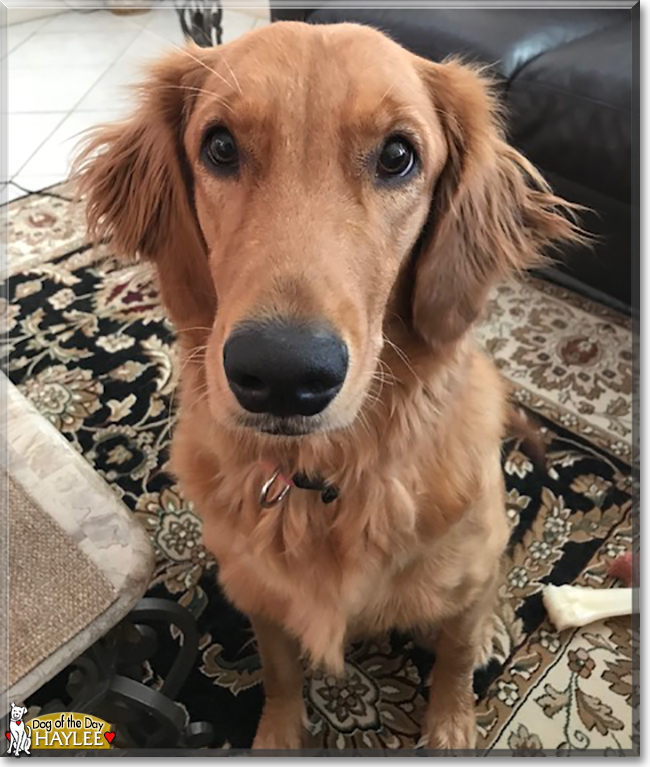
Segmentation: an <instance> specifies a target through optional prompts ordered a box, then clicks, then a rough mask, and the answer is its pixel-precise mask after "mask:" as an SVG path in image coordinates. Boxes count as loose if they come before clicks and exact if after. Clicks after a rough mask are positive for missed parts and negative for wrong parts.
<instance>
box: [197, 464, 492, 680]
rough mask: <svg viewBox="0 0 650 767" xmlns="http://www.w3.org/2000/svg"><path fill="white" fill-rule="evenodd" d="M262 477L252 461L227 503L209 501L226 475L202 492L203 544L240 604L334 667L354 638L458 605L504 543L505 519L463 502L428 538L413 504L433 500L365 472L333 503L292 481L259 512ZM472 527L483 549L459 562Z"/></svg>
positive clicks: (419, 621) (428, 621)
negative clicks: (456, 516) (282, 496)
mask: <svg viewBox="0 0 650 767" xmlns="http://www.w3.org/2000/svg"><path fill="white" fill-rule="evenodd" d="M262 481H263V475H262V474H259V473H258V472H256V471H251V472H250V474H249V476H248V477H246V478H245V479H244V481H243V487H242V489H241V492H240V498H241V502H240V503H239V504H238V505H237V506H236V507H234V508H231V510H230V512H229V513H223V511H219V509H223V505H222V503H221V502H220V501H219V496H220V495H221V492H224V493H225V494H226V495H227V496H229V497H230V498H233V497H235V496H234V495H231V494H230V488H228V487H227V485H228V483H227V482H226V483H225V485H226V487H224V483H221V485H220V491H221V492H219V491H217V493H216V496H215V495H212V499H213V500H212V503H213V508H214V512H211V510H210V509H209V508H206V504H202V505H201V508H202V511H203V517H204V542H205V545H206V546H207V547H208V548H209V549H210V550H211V551H213V552H214V554H215V555H216V557H217V560H218V562H219V579H220V582H221V583H222V585H223V587H224V590H225V591H226V594H227V595H228V597H229V598H230V599H231V600H232V601H233V602H234V603H235V605H236V606H237V607H238V608H239V609H241V610H242V611H244V612H246V613H248V614H252V615H255V614H260V613H261V614H263V615H265V616H267V617H268V618H271V619H273V620H274V621H276V622H278V623H279V624H281V625H283V626H285V627H286V628H287V629H288V630H289V631H290V633H292V634H293V635H295V636H297V637H298V638H299V639H300V642H301V644H302V647H303V649H304V651H305V652H306V654H307V655H308V656H309V658H310V659H311V661H312V662H313V663H315V664H324V665H325V666H326V667H328V668H329V669H331V670H333V671H340V670H341V669H342V663H343V646H344V643H345V641H346V640H347V639H349V638H351V637H352V636H355V635H368V634H370V635H371V634H373V633H377V632H380V631H384V630H387V629H389V628H402V629H412V628H421V629H427V628H431V627H432V626H433V624H434V623H435V622H436V621H437V620H440V619H442V618H443V617H445V616H446V615H448V614H450V613H451V612H454V611H457V610H458V608H459V606H461V605H462V604H463V603H464V602H467V601H468V600H469V599H470V598H471V595H472V592H473V590H474V589H475V588H476V587H479V586H481V585H482V584H483V579H484V577H485V572H486V563H488V564H487V567H488V568H489V566H490V565H489V563H490V561H495V560H496V559H497V558H498V556H499V553H500V551H499V549H500V548H502V546H503V545H504V544H505V538H506V535H507V533H506V526H505V519H503V520H502V523H503V524H501V525H500V524H499V523H498V520H497V522H496V524H495V522H494V520H492V519H491V518H488V517H490V516H491V512H490V510H489V509H488V508H487V507H485V508H480V509H479V508H478V507H477V508H474V509H469V510H468V511H467V512H466V514H465V515H464V517H463V519H461V520H460V521H459V522H458V524H455V525H453V526H452V528H450V530H449V531H447V532H446V533H444V534H443V535H441V536H440V537H435V538H434V537H431V536H430V535H429V534H428V531H427V530H426V529H425V526H423V520H424V519H425V517H426V515H425V514H422V508H421V506H422V505H427V504H431V502H432V501H431V499H429V498H427V497H417V495H416V494H414V493H413V492H411V491H409V490H408V489H407V488H406V487H405V486H404V484H402V482H400V481H398V480H397V479H396V478H374V479H373V481H372V482H371V483H369V484H368V486H367V487H364V486H363V485H362V486H359V487H358V488H357V489H355V490H350V489H349V490H348V492H347V493H343V494H342V497H341V499H340V500H339V501H337V502H336V503H335V504H331V505H326V504H323V503H322V501H321V500H320V496H319V494H318V493H314V492H310V491H300V490H297V489H295V488H294V489H292V491H291V493H290V495H289V497H288V498H287V499H286V500H285V501H284V502H283V503H282V504H280V505H278V506H277V507H273V508H271V509H269V510H265V511H263V510H261V509H260V508H259V503H258V494H259V487H260V486H261V483H262ZM497 497H498V491H497ZM231 505H232V501H231ZM481 536H482V537H483V539H484V541H485V545H484V546H483V553H482V554H481V555H480V556H478V557H477V556H476V553H474V557H473V559H472V561H468V558H467V557H468V548H467V546H466V544H467V541H468V539H469V538H474V537H481ZM472 548H474V552H475V547H472Z"/></svg>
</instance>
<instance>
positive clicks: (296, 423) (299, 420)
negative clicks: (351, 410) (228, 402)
mask: <svg viewBox="0 0 650 767" xmlns="http://www.w3.org/2000/svg"><path fill="white" fill-rule="evenodd" d="M352 420H354V419H352ZM235 426H236V428H237V429H242V430H244V431H246V432H248V433H249V434H250V433H251V432H252V433H257V434H258V435H259V436H260V438H267V439H268V438H274V439H283V440H300V439H307V438H309V437H318V436H320V435H324V434H330V433H332V432H335V431H339V430H340V429H343V428H345V427H346V426H348V423H347V422H341V420H340V419H338V418H332V417H330V416H328V415H326V414H321V415H314V416H290V417H281V416H271V415H253V414H251V413H239V414H238V415H237V416H236V418H235Z"/></svg>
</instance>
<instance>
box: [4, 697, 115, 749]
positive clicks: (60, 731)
mask: <svg viewBox="0 0 650 767" xmlns="http://www.w3.org/2000/svg"><path fill="white" fill-rule="evenodd" d="M26 713H27V709H26V708H25V707H24V706H16V705H15V704H13V703H12V704H11V714H10V718H9V730H8V731H7V732H6V737H7V740H8V741H9V749H8V750H7V754H13V755H14V756H21V755H22V754H25V755H26V756H30V755H31V753H32V752H33V751H34V750H39V749H93V750H95V749H110V747H111V743H112V742H113V739H114V738H115V733H114V732H111V725H110V724H109V723H108V722H105V721H104V720H103V719H99V718H98V717H96V716H91V715H90V714H79V713H74V712H70V711H66V712H62V713H58V714H48V715H47V716H36V717H34V718H33V719H30V720H29V721H28V722H25V721H24V719H23V717H24V715H25V714H26Z"/></svg>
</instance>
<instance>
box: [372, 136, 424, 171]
mask: <svg viewBox="0 0 650 767" xmlns="http://www.w3.org/2000/svg"><path fill="white" fill-rule="evenodd" d="M416 159H417V156H416V154H415V149H413V147H412V146H411V145H410V144H409V142H408V141H407V140H406V139H404V138H402V137H401V136H393V137H391V138H389V139H388V141H387V142H386V143H385V144H384V147H383V149H382V150H381V153H380V155H379V159H378V161H377V174H378V175H379V176H380V177H381V178H395V177H398V178H404V176H407V175H408V174H409V173H410V172H411V171H412V170H413V168H414V167H415V163H416Z"/></svg>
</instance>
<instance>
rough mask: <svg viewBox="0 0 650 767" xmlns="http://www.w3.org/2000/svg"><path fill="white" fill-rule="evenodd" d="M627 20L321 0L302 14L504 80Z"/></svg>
mask: <svg viewBox="0 0 650 767" xmlns="http://www.w3.org/2000/svg"><path fill="white" fill-rule="evenodd" d="M625 20H629V11H626V10H610V9H593V10H592V9H584V8H583V9H557V8H548V9H536V8H529V9H525V10H522V9H494V8H490V9H485V10H481V9H476V8H469V9H463V8H459V9H446V8H417V9H407V8H404V9H400V10H398V9H385V8H374V9H368V8H340V7H338V8H337V7H331V6H329V5H328V4H327V3H326V2H325V3H323V5H322V6H321V7H320V8H318V9H317V10H315V11H313V12H311V13H310V14H309V15H308V16H307V21H308V22H309V23H313V24H327V23H336V22H342V21H356V22H359V23H362V24H368V25H369V26H374V27H377V28H378V29H381V30H382V31H384V32H386V33H387V34H389V35H390V36H391V37H392V38H393V39H394V40H396V41H397V42H399V43H401V44H402V45H404V47H406V48H408V49H409V50H411V51H413V52H414V53H417V54H418V55H420V56H424V57H426V58H428V59H431V60H433V61H440V60H442V59H444V58H445V57H447V56H449V55H452V54H453V55H460V56H462V57H463V58H465V59H466V60H470V61H480V62H484V63H489V64H494V65H495V67H494V72H495V74H497V75H499V76H501V77H502V78H504V79H506V80H508V79H510V78H511V77H513V76H514V75H515V74H516V72H517V71H518V70H519V69H520V68H521V67H522V66H524V65H525V64H526V63H528V62H530V61H531V60H532V59H534V58H535V57H536V56H539V55H540V54H542V53H544V52H545V51H548V50H549V49H553V48H557V47H558V46H561V45H564V44H566V43H568V42H570V41H572V40H576V39H579V38H580V37H583V36H585V35H589V34H591V33H592V32H595V31H596V30H599V29H603V28H605V27H609V26H612V25H614V24H617V23H620V22H623V21H625Z"/></svg>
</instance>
